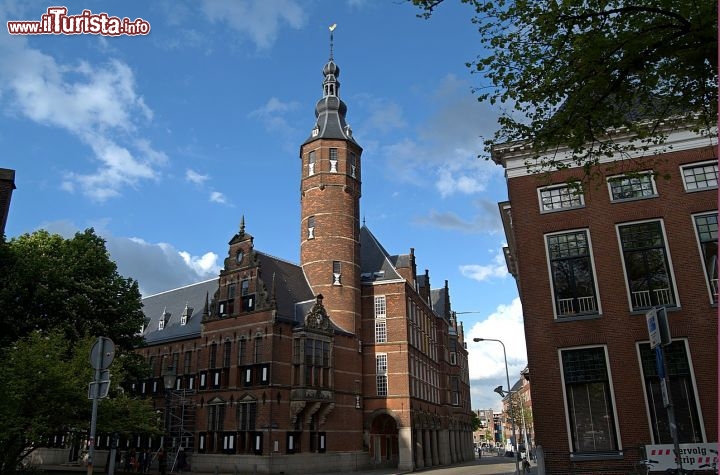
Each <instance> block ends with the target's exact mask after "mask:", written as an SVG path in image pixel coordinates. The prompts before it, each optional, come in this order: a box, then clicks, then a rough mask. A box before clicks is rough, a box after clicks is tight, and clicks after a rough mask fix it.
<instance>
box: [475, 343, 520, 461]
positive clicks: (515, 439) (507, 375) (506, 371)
mask: <svg viewBox="0 0 720 475" xmlns="http://www.w3.org/2000/svg"><path fill="white" fill-rule="evenodd" d="M473 341H474V342H479V341H496V342H498V343H500V344H501V345H502V349H503V358H504V359H505V378H506V379H507V387H508V394H510V373H509V372H508V364H507V352H506V351H505V343H503V342H502V341H500V340H495V339H493V338H473ZM494 391H495V392H496V393H498V394H500V395H502V392H503V391H502V386H498V387H497V388H495V390H494ZM513 412H514V411H513V405H512V398H511V399H510V426H511V427H512V437H513V444H514V445H515V447H514V449H515V450H514V451H513V458H514V459H515V473H516V474H519V473H520V462H519V460H518V446H517V436H516V435H515V415H514V414H513Z"/></svg>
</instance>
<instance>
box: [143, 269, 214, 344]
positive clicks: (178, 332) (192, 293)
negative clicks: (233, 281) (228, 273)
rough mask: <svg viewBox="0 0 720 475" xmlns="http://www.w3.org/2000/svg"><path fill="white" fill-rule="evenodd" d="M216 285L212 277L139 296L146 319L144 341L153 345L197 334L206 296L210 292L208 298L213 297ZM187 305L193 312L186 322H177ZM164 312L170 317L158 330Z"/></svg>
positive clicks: (194, 336)
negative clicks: (141, 297)
mask: <svg viewBox="0 0 720 475" xmlns="http://www.w3.org/2000/svg"><path fill="white" fill-rule="evenodd" d="M217 288H218V279H217V278H215V279H210V280H206V281H203V282H198V283H197V284H191V285H186V286H185V287H180V288H178V289H173V290H168V291H165V292H161V293H159V294H155V295H150V296H148V297H145V298H144V299H142V303H143V312H144V313H145V317H146V318H147V319H149V321H148V323H147V325H145V331H144V332H143V337H144V338H145V342H146V343H148V344H154V343H157V342H160V341H172V340H181V339H186V338H196V337H199V336H200V321H201V320H202V313H203V309H204V308H205V298H206V296H208V295H209V298H210V299H212V296H213V295H214V294H215V291H216V290H217ZM186 305H187V306H188V308H189V309H192V314H191V315H190V318H188V319H187V323H186V324H185V325H180V317H181V316H182V313H183V311H184V310H185V306H186ZM164 313H169V314H170V315H169V319H168V320H167V322H166V323H165V327H164V328H163V329H162V330H158V326H159V325H158V324H159V322H160V319H161V318H162V317H163V314H164Z"/></svg>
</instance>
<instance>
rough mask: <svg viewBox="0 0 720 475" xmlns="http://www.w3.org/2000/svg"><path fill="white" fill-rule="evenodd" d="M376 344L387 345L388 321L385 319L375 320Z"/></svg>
mask: <svg viewBox="0 0 720 475" xmlns="http://www.w3.org/2000/svg"><path fill="white" fill-rule="evenodd" d="M375 343H387V321H386V320H385V319H384V318H379V319H377V320H375Z"/></svg>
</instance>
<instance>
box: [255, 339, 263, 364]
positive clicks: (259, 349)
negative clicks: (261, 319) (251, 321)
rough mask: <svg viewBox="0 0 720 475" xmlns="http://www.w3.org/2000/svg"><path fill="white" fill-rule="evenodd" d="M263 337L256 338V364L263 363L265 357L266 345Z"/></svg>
mask: <svg viewBox="0 0 720 475" xmlns="http://www.w3.org/2000/svg"><path fill="white" fill-rule="evenodd" d="M263 343H264V342H263V338H262V337H261V336H257V337H255V356H254V361H253V362H254V363H261V362H262V361H264V360H263V357H264V352H265V345H264V344H263Z"/></svg>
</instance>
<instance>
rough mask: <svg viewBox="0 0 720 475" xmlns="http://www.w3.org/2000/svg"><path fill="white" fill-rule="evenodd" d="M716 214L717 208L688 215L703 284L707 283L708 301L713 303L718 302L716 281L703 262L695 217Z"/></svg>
mask: <svg viewBox="0 0 720 475" xmlns="http://www.w3.org/2000/svg"><path fill="white" fill-rule="evenodd" d="M713 214H714V215H715V216H718V212H717V210H715V211H711V212H704V213H695V214H693V215H691V216H690V219H691V220H692V227H693V230H694V231H695V242H696V243H697V245H698V252H699V253H700V261H701V262H702V267H703V271H704V274H705V284H706V285H707V289H708V292H709V294H710V303H711V304H715V303H717V302H718V281H717V279H715V281H713V280H712V279H710V271H709V269H708V268H707V264H706V262H705V255H704V254H703V248H702V242H701V241H700V234H699V232H698V227H697V221H696V218H699V217H702V216H711V215H713ZM714 265H715V268H716V269H717V265H718V262H717V260H716V261H715V263H714Z"/></svg>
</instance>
